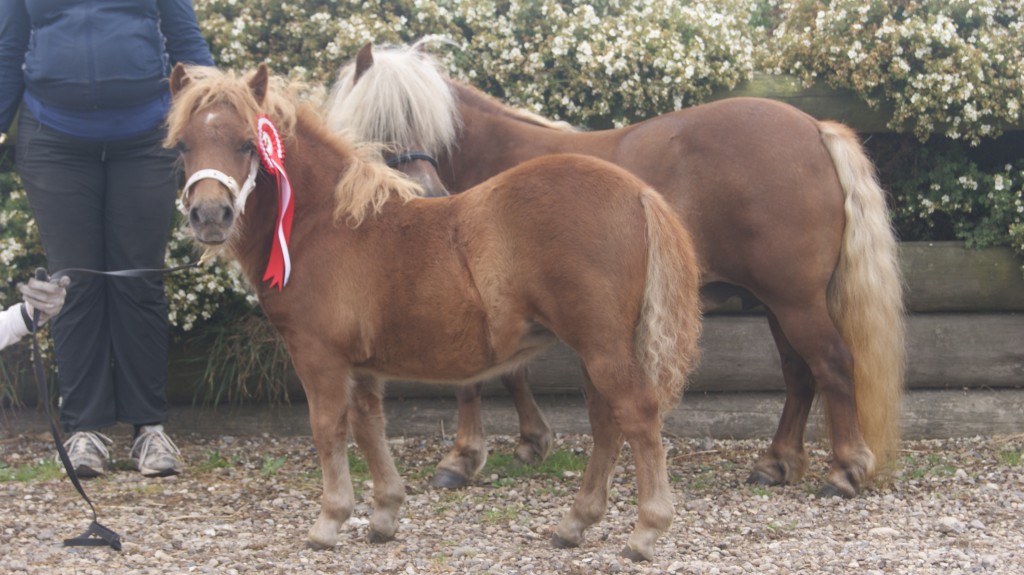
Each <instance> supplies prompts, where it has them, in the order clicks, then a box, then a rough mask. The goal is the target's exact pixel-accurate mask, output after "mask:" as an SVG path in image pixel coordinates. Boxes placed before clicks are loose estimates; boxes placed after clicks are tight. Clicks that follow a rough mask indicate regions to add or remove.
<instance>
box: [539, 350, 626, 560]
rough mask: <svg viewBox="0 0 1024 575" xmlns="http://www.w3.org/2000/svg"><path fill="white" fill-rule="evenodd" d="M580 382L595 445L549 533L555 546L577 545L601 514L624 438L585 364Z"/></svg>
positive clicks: (605, 507) (606, 501)
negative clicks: (568, 505)
mask: <svg viewBox="0 0 1024 575" xmlns="http://www.w3.org/2000/svg"><path fill="white" fill-rule="evenodd" d="M583 382H584V387H583V389H584V396H585V397H586V399H587V413H588V415H589V418H590V429H591V435H592V437H593V440H594V448H593V450H592V451H591V453H590V458H589V459H588V461H587V468H586V471H585V472H584V473H583V482H582V484H581V485H580V489H579V491H577V492H576V498H575V500H574V501H573V505H572V507H571V508H570V510H569V513H567V514H566V515H565V516H564V517H563V518H562V520H561V522H560V523H559V524H558V528H557V529H556V530H555V533H554V534H553V535H552V538H551V542H552V544H553V545H554V546H555V547H562V548H567V547H578V546H579V545H580V543H582V542H583V532H584V531H585V530H586V529H587V528H588V527H590V526H591V525H593V524H595V523H597V522H598V521H600V520H601V518H602V517H604V514H605V511H606V510H607V507H608V489H609V485H610V484H611V479H612V473H613V472H614V470H615V462H616V461H617V460H618V457H619V452H620V451H621V450H622V443H623V440H624V438H623V435H622V432H621V431H620V430H619V426H618V425H617V424H616V423H615V417H614V415H613V413H612V408H611V405H609V403H608V401H607V400H606V399H605V398H604V396H602V395H601V393H600V392H598V391H597V389H596V388H595V387H594V384H593V383H592V382H591V380H590V376H589V375H588V373H587V369H586V367H585V366H584V368H583Z"/></svg>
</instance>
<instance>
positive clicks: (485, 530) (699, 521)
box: [0, 432, 1024, 575]
mask: <svg viewBox="0 0 1024 575" xmlns="http://www.w3.org/2000/svg"><path fill="white" fill-rule="evenodd" d="M112 437H113V438H114V439H115V441H116V442H117V443H116V445H115V451H114V457H115V470H114V471H113V472H112V473H110V474H109V475H108V476H107V477H106V478H102V479H97V480H92V481H89V482H87V483H86V490H87V491H88V493H89V494H90V496H91V497H92V498H93V500H94V501H95V502H96V504H97V508H98V511H99V520H100V523H103V524H105V525H107V526H108V527H110V528H112V529H114V530H116V531H118V532H119V533H120V534H121V536H122V538H123V539H124V548H123V550H122V552H120V553H117V552H114V551H112V550H110V549H109V548H100V547H95V548H64V547H62V546H61V541H62V539H63V538H64V537H70V536H74V535H77V534H78V532H80V531H82V530H83V529H84V528H85V527H86V526H87V525H88V524H89V520H90V517H89V514H88V508H87V507H85V505H84V503H82V502H81V501H80V500H79V498H78V494H77V493H76V492H75V491H74V488H73V487H72V486H71V484H70V483H69V482H68V481H67V480H66V478H63V477H60V478H58V479H40V478H35V479H31V480H28V481H5V482H3V483H0V502H2V507H0V513H2V517H0V549H2V550H3V551H2V554H0V573H4V574H20V573H46V574H50V573H60V574H63V573H69V574H84V575H92V574H96V575H100V574H102V575H107V574H111V573H118V574H121V573H124V574H150V573H153V574H156V573H217V574H221V573H223V574H249V573H264V574H300V573H332V574H333V573H410V574H411V573H500V574H514V573H522V574H525V573H553V574H554V573H557V574H579V573H680V574H711V573H758V574H782V573H807V574H826V573H842V574H846V573H862V574H882V573H886V574H888V573H894V574H896V573H898V574H906V573H919V574H932V573H934V574H943V575H948V574H956V573H999V574H1024V464H1022V463H1021V454H1022V453H1024V435H1014V436H1000V437H977V438H969V439H949V440H927V441H912V442H906V443H905V444H904V452H903V454H902V455H903V456H902V459H901V462H900V465H899V469H898V470H897V472H896V474H895V478H894V479H893V480H891V481H890V482H888V483H887V484H886V485H882V486H876V487H873V488H871V489H869V490H867V491H866V492H865V493H863V494H862V495H861V496H859V497H857V498H855V499H852V500H843V499H839V498H828V499H818V498H816V497H815V496H814V495H813V493H814V490H815V489H816V488H817V487H818V486H819V485H820V484H821V475H820V473H821V472H822V471H824V470H825V468H826V452H825V451H824V450H823V449H822V446H821V445H813V446H812V447H813V449H812V450H811V469H812V474H810V475H809V476H808V477H807V478H805V480H804V481H803V482H801V483H799V484H798V485H794V486H789V487H785V488H771V489H766V488H762V487H753V486H747V485H745V484H744V479H745V478H746V474H747V472H748V470H749V468H750V466H751V464H752V462H753V459H754V458H755V457H756V454H758V453H759V452H760V451H761V450H762V449H764V447H765V446H766V443H765V442H763V441H711V440H704V441H700V440H690V439H675V438H666V443H667V444H668V446H669V457H670V468H669V469H670V472H671V474H672V475H671V476H672V485H673V488H674V491H675V495H676V517H675V521H674V522H673V524H672V529H671V530H670V532H669V533H667V534H666V535H665V536H664V537H663V538H662V539H661V540H660V542H659V545H658V548H657V557H656V559H655V561H654V562H653V563H649V564H633V563H630V562H628V561H625V560H622V559H620V558H619V557H618V555H617V553H618V551H619V550H620V549H621V548H622V546H623V544H624V543H625V540H626V538H627V536H628V534H629V530H630V528H631V527H632V524H633V522H634V520H635V518H636V507H635V504H634V501H635V492H634V486H633V480H634V478H633V474H632V469H631V466H630V465H628V463H629V461H630V458H629V457H628V451H627V452H626V453H624V454H623V455H624V456H623V457H622V458H621V461H622V463H623V467H622V468H621V469H619V470H618V473H616V476H615V480H614V484H613V489H612V497H611V503H610V505H609V514H608V515H607V516H606V518H605V519H604V520H603V521H602V522H600V523H598V524H597V525H596V526H594V527H592V528H591V529H590V530H589V531H588V532H587V539H586V540H585V542H584V544H583V545H582V546H581V547H580V548H578V549H569V550H565V549H554V548H552V547H551V546H550V545H549V543H548V539H549V536H550V533H551V530H552V529H553V527H554V526H555V525H556V524H557V522H558V519H559V518H560V517H561V515H562V513H563V512H564V511H565V510H566V509H567V508H568V506H569V504H570V503H571V500H572V495H573V494H574V493H575V490H576V488H577V485H578V482H579V473H578V472H574V471H570V470H568V469H569V467H565V466H563V467H560V468H558V471H549V472H547V473H543V474H539V475H533V476H529V477H515V478H513V477H509V475H513V474H514V471H510V470H509V469H508V468H501V469H493V468H488V469H486V470H485V472H484V474H483V475H482V477H481V479H480V480H479V481H478V482H477V483H476V484H475V485H473V486H472V487H470V488H467V489H464V490H461V491H457V492H442V491H437V490H434V489H431V488H430V487H429V486H428V480H429V473H430V471H431V470H432V466H433V465H434V464H435V463H436V462H437V461H438V460H439V458H440V456H441V454H442V453H443V452H444V451H445V450H446V449H447V448H448V446H449V443H448V442H447V441H446V440H444V439H442V438H440V437H407V438H399V439H395V440H393V441H392V449H393V451H394V453H395V456H396V457H397V459H398V461H399V469H400V471H401V472H402V475H403V477H404V478H405V479H406V482H407V491H408V493H409V496H408V498H407V500H406V503H405V506H404V508H403V520H402V525H401V527H400V529H399V531H398V535H397V539H396V540H395V541H392V542H390V543H386V544H383V545H371V544H370V543H368V542H367V541H366V538H365V535H366V518H367V515H368V513H369V511H370V507H369V504H368V499H367V497H368V495H369V490H368V480H367V479H366V475H365V474H362V475H359V476H358V477H357V495H358V497H359V500H360V501H361V503H360V505H359V506H358V507H357V509H356V512H355V514H354V517H353V519H352V520H351V521H350V522H349V524H348V526H347V529H346V532H345V533H343V534H342V537H341V542H340V543H339V544H338V545H337V546H336V547H335V548H334V549H331V550H327V551H314V550H312V549H308V548H307V547H306V545H305V536H306V530H307V529H308V528H309V526H310V525H311V523H312V521H313V519H314V518H315V517H316V514H317V512H318V509H319V500H320V480H319V469H318V464H317V459H316V456H315V452H314V449H313V447H312V440H311V439H310V438H308V437H288V438H280V439H278V438H274V437H270V436H268V435H263V436H255V437H227V436H219V437H209V436H187V435H184V436H183V435H178V436H177V437H176V439H177V440H178V444H179V447H181V450H182V453H183V455H184V457H185V460H186V462H187V464H188V466H189V467H188V469H187V470H186V472H185V473H184V474H183V475H181V476H179V477H172V478H164V479H146V478H143V477H141V476H140V475H139V474H138V473H136V472H133V471H130V470H129V469H128V464H127V462H126V461H125V459H126V458H127V445H128V436H127V432H125V433H122V434H114V435H112ZM490 441H491V449H492V457H491V459H492V462H493V461H496V460H500V459H501V458H502V456H507V454H509V453H510V452H511V450H512V447H513V441H512V438H510V437H491V439H490ZM556 450H561V451H563V452H564V453H562V455H567V454H576V455H578V456H579V458H582V456H583V455H584V454H586V453H587V452H588V450H589V439H588V438H587V437H586V436H576V435H565V436H559V437H558V440H557V444H556ZM51 452H52V446H50V445H49V444H48V436H46V435H39V434H35V435H30V436H14V437H8V438H6V439H0V456H2V457H0V471H2V470H3V468H6V469H7V470H8V471H11V470H13V469H15V468H18V467H21V466H26V465H30V464H33V463H36V462H38V461H39V460H40V458H44V457H49V456H48V455H47V454H49V453H51ZM117 458H120V459H117ZM569 459H573V458H572V457H569ZM519 471H521V470H519ZM499 472H501V473H499Z"/></svg>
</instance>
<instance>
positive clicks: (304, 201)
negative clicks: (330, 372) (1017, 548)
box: [232, 114, 347, 291]
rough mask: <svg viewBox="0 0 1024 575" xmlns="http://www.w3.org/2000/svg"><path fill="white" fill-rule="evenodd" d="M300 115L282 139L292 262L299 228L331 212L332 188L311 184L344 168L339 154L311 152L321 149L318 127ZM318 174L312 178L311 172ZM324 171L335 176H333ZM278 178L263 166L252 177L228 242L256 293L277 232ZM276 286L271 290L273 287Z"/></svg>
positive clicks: (299, 238) (299, 247)
mask: <svg viewBox="0 0 1024 575" xmlns="http://www.w3.org/2000/svg"><path fill="white" fill-rule="evenodd" d="M304 118H305V116H304V115H303V114H300V115H299V118H298V120H297V121H296V125H295V130H294V134H292V135H291V136H289V137H288V138H287V139H285V140H284V142H283V146H284V151H285V154H284V172H285V173H286V174H287V177H288V180H289V182H290V187H291V201H292V202H293V217H292V228H291V235H290V238H289V241H288V249H289V252H291V254H292V261H293V263H294V259H295V254H296V253H298V252H299V251H301V250H302V245H301V243H302V236H303V230H304V229H306V228H308V227H309V226H311V225H319V224H322V223H323V222H322V221H321V220H325V219H327V218H329V217H330V215H331V213H332V211H333V195H332V191H333V188H332V186H329V185H314V184H313V182H314V181H335V180H337V179H338V178H339V177H340V174H342V173H343V172H344V170H345V164H346V160H347V158H346V157H345V156H344V155H343V154H340V153H337V154H336V153H323V154H321V153H315V152H313V151H312V150H322V149H323V147H324V145H325V144H324V143H323V142H318V141H317V134H318V130H317V129H316V128H315V127H312V125H311V124H310V123H309V122H308V121H307V120H306V119H304ZM315 174H316V175H320V177H314V175H315ZM323 174H336V175H335V176H334V178H330V177H323V176H322V175H323ZM279 178H280V179H281V181H282V182H283V178H284V174H280V175H279V176H274V175H271V174H270V173H269V172H267V171H266V170H265V169H264V170H261V171H260V173H259V175H258V176H257V178H256V187H255V189H254V190H253V191H252V193H251V194H250V196H249V200H248V203H247V207H246V210H245V212H244V214H242V215H240V217H241V218H242V220H241V221H240V222H239V226H240V228H239V232H240V233H239V237H238V239H237V241H235V242H234V243H233V245H232V251H233V255H234V256H235V258H236V259H237V260H238V263H239V264H240V265H241V267H242V269H243V270H244V272H245V275H246V277H247V278H248V279H249V281H250V282H251V284H252V285H253V286H255V287H256V288H257V290H258V291H261V290H262V289H264V288H265V287H266V285H267V284H266V282H264V281H263V275H264V272H265V270H266V267H267V262H268V260H269V258H270V253H271V249H272V245H273V242H274V238H275V236H276V234H277V226H278V217H279V210H280V205H281V189H280V187H279V184H278V182H279ZM275 289H276V288H275Z"/></svg>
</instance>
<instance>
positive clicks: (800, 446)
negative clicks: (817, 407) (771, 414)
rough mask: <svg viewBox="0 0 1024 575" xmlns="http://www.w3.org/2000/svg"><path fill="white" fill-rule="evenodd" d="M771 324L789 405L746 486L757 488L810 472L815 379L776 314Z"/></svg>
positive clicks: (784, 407)
mask: <svg viewBox="0 0 1024 575" xmlns="http://www.w3.org/2000/svg"><path fill="white" fill-rule="evenodd" d="M768 325H769V327H770V328H771V330H772V337H774V338H775V346H776V347H777V348H778V350H779V358H780V359H781V360H782V375H783V377H784V378H785V381H786V403H785V405H784V406H783V408H782V418H781V419H780V420H779V427H778V429H777V430H776V431H775V437H773V438H772V444H771V446H770V447H769V448H768V451H767V452H765V454H764V455H762V456H761V457H760V459H758V460H757V463H756V464H754V469H753V471H751V472H750V477H748V478H747V483H750V484H758V485H786V484H790V483H795V482H796V481H799V480H800V478H801V477H803V474H804V472H805V471H806V470H807V453H806V452H805V451H804V429H805V428H806V427H807V417H808V415H809V414H810V412H811V404H812V403H813V401H814V377H813V376H812V375H811V370H810V368H809V367H808V366H807V362H805V361H804V360H803V358H802V357H800V355H799V354H797V352H796V350H794V349H793V346H792V345H790V343H789V340H787V339H786V336H785V334H783V333H782V328H781V327H780V326H779V320H778V318H776V317H775V314H773V313H771V312H770V311H769V312H768Z"/></svg>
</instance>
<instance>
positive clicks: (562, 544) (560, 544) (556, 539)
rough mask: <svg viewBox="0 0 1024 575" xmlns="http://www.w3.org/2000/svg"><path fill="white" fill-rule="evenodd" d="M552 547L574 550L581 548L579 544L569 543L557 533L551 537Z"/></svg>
mask: <svg viewBox="0 0 1024 575" xmlns="http://www.w3.org/2000/svg"><path fill="white" fill-rule="evenodd" d="M551 545H552V546H553V547H555V548H556V549H572V548H574V547H579V546H580V544H579V543H578V542H576V543H574V542H572V541H569V540H568V539H566V538H564V537H562V536H561V535H559V534H557V533H554V534H552V535H551Z"/></svg>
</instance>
